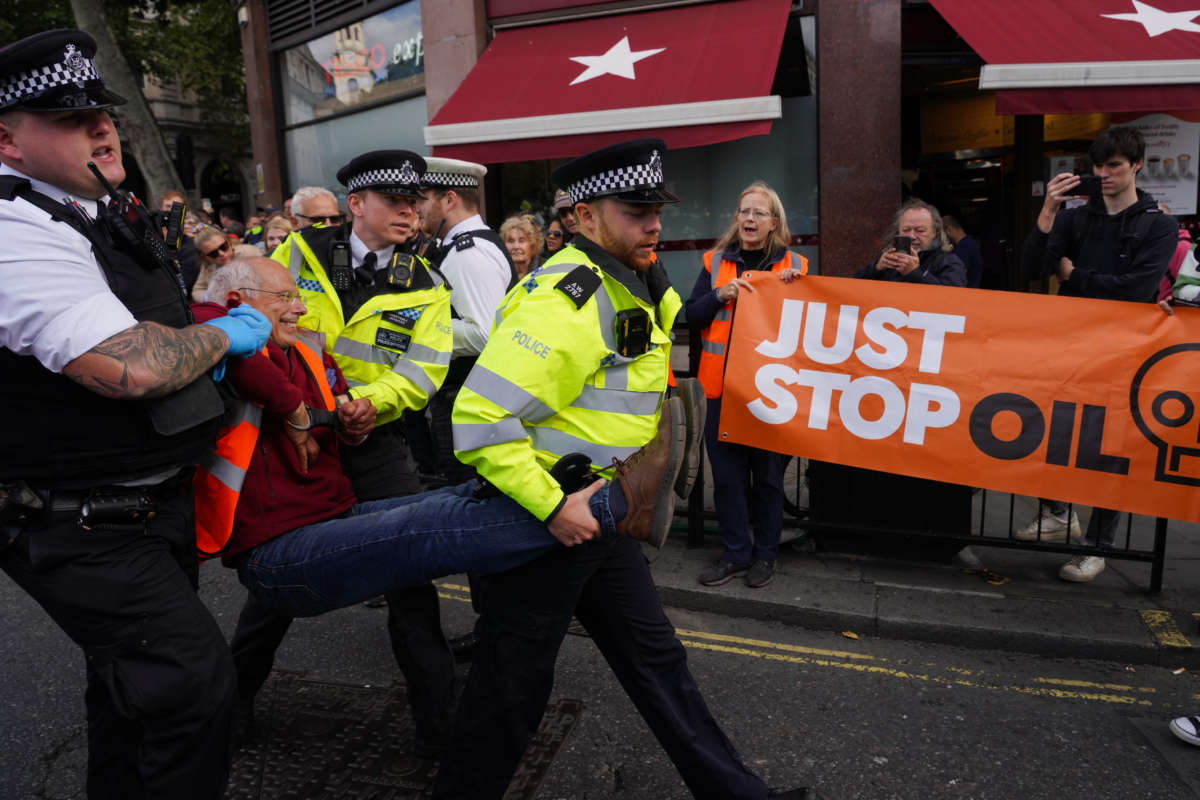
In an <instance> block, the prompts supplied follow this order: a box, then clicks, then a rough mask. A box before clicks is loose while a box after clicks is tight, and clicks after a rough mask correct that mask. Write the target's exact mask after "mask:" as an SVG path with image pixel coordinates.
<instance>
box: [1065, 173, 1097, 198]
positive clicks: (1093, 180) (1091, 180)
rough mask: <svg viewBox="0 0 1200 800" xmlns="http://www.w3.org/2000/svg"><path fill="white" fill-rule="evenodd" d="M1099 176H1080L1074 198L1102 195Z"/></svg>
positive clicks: (1073, 193)
mask: <svg viewBox="0 0 1200 800" xmlns="http://www.w3.org/2000/svg"><path fill="white" fill-rule="evenodd" d="M1100 185H1101V181H1100V176H1099V175H1080V176H1079V185H1078V186H1076V187H1075V190H1074V191H1073V192H1072V193H1071V194H1072V196H1074V197H1098V196H1099V195H1100Z"/></svg>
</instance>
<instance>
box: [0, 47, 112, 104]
mask: <svg viewBox="0 0 1200 800" xmlns="http://www.w3.org/2000/svg"><path fill="white" fill-rule="evenodd" d="M94 55H96V40H95V39H93V38H92V37H91V36H89V35H87V34H86V33H84V32H83V31H76V30H69V29H62V30H53V31H42V32H41V33H35V34H33V35H32V36H26V37H25V38H24V39H21V40H20V41H16V42H13V43H12V44H9V45H5V46H4V47H3V48H0V111H10V110H13V109H18V108H19V109H22V110H24V111H78V110H79V109H81V108H111V107H112V106H117V105H121V104H122V103H124V102H125V98H123V97H121V96H120V95H118V94H115V93H113V92H110V91H109V90H108V89H106V88H104V81H103V80H101V79H100V73H99V72H97V71H96V65H95V64H93V63H92V56H94Z"/></svg>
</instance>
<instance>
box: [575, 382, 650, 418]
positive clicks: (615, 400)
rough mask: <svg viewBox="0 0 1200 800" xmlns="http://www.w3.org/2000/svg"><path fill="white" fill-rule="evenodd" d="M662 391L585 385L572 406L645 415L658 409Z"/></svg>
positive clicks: (590, 409)
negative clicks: (637, 390)
mask: <svg viewBox="0 0 1200 800" xmlns="http://www.w3.org/2000/svg"><path fill="white" fill-rule="evenodd" d="M661 397H662V393H661V392H630V391H625V390H622V389H613V388H605V389H598V388H596V387H595V386H584V387H583V391H582V392H580V393H579V397H576V398H575V399H574V400H573V401H572V402H571V407H572V408H586V409H588V410H589V411H609V412H612V413H614V414H637V415H639V416H644V415H648V414H653V413H654V412H655V411H657V410H658V401H659V398H661Z"/></svg>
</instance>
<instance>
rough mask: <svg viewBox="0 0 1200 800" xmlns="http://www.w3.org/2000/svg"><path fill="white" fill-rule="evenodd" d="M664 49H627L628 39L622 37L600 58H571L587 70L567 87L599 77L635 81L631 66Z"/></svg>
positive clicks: (635, 77)
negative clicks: (607, 76) (610, 76)
mask: <svg viewBox="0 0 1200 800" xmlns="http://www.w3.org/2000/svg"><path fill="white" fill-rule="evenodd" d="M666 49H667V48H665V47H658V48H655V49H654V50H636V51H631V50H630V49H629V37H628V36H624V37H622V38H621V41H619V42H617V43H616V44H614V45H613V46H612V47H610V48H608V52H607V53H605V54H604V55H601V56H571V57H570V58H571V60H572V61H575V62H578V63H580V64H583V65H584V66H585V67H587V69H585V70H584V71H583V72H581V73H579V74H578V75H577V76H575V80H573V81H571V83H570V84H569V85H571V86H574V85H575V84H577V83H583V82H584V81H590V80H591V79H592V78H599V77H600V76H601V75H616V76H618V77H621V78H628V79H629V80H631V81H632V80H636V79H637V76H636V75H634V74H633V65H634V64H636V63H637V62H639V61H641V60H642V59H643V58H649V57H650V56H652V55H656V54H658V53H661V52H662V51H663V50H666Z"/></svg>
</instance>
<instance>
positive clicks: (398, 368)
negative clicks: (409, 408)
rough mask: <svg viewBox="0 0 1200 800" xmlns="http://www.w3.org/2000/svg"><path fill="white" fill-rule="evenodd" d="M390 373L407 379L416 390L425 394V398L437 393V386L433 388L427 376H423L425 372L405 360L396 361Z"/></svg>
mask: <svg viewBox="0 0 1200 800" xmlns="http://www.w3.org/2000/svg"><path fill="white" fill-rule="evenodd" d="M392 372H394V373H396V374H397V375H400V376H403V377H405V378H408V379H409V380H410V381H412V382H413V383H415V384H416V385H417V388H419V389H420V390H421V391H423V392H424V393H425V396H426V397H431V396H432V395H433V393H434V392H436V391H437V386H435V385H434V383H433V381H432V380H431V379H430V378H429V376H428V375H426V374H425V370H423V369H421V367H420V366H418V365H417V364H415V363H413V362H412V361H409V360H408V359H406V358H401V359H398V360H397V361H396V363H395V365H393V366H392Z"/></svg>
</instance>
